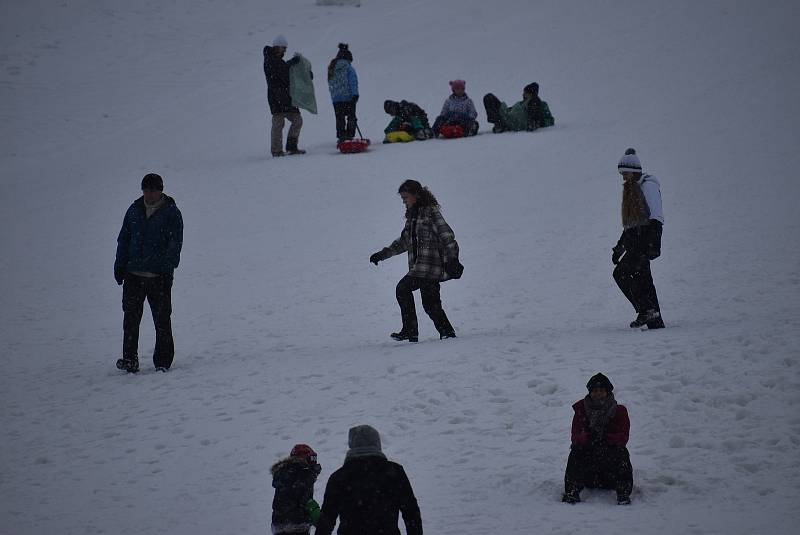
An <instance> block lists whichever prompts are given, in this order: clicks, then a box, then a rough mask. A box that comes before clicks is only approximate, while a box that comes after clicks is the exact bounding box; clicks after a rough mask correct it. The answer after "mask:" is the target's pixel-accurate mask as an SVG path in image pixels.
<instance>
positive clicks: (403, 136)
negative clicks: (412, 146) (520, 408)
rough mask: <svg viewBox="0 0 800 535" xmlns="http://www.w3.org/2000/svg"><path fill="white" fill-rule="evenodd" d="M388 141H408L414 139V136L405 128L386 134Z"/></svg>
mask: <svg viewBox="0 0 800 535" xmlns="http://www.w3.org/2000/svg"><path fill="white" fill-rule="evenodd" d="M386 141H388V142H389V143H408V142H409V141H414V136H412V135H411V134H409V133H408V132H404V131H403V130H397V131H396V132H389V133H388V134H386Z"/></svg>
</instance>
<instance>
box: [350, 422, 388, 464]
mask: <svg viewBox="0 0 800 535" xmlns="http://www.w3.org/2000/svg"><path fill="white" fill-rule="evenodd" d="M347 445H348V446H349V447H350V449H349V450H348V451H347V455H346V458H347V459H353V458H355V457H383V458H384V459H385V458H386V456H385V455H384V454H383V452H382V451H381V436H380V435H379V434H378V431H377V429H375V428H374V427H372V426H371V425H357V426H356V427H351V428H350V432H349V433H348V435H347Z"/></svg>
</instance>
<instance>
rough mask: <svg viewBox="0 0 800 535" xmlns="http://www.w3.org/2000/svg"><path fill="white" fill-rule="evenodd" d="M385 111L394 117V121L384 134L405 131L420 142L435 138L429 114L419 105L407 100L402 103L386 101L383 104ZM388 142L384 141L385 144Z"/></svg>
mask: <svg viewBox="0 0 800 535" xmlns="http://www.w3.org/2000/svg"><path fill="white" fill-rule="evenodd" d="M383 111H385V112H386V113H388V114H389V115H391V116H392V120H391V121H390V122H389V124H388V126H386V128H385V129H384V130H383V133H384V134H391V133H392V132H398V131H403V132H408V133H409V134H411V135H412V136H414V138H415V139H418V140H420V141H422V140H425V139H430V138H432V137H433V131H432V130H431V126H430V123H428V114H427V113H425V110H423V109H422V108H420V107H419V106H418V105H417V104H415V103H413V102H409V101H407V100H401V101H400V102H397V101H394V100H385V101H384V102H383ZM387 142H388V141H387V140H385V139H384V143H387Z"/></svg>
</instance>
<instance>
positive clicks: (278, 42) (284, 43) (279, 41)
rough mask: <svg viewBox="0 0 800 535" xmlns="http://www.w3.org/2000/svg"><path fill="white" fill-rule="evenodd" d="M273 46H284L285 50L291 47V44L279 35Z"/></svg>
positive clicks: (273, 41)
mask: <svg viewBox="0 0 800 535" xmlns="http://www.w3.org/2000/svg"><path fill="white" fill-rule="evenodd" d="M272 46H282V47H283V48H286V47H288V46H289V42H288V41H287V40H286V38H285V37H284V36H283V35H279V36H277V37H276V38H275V39H273V40H272Z"/></svg>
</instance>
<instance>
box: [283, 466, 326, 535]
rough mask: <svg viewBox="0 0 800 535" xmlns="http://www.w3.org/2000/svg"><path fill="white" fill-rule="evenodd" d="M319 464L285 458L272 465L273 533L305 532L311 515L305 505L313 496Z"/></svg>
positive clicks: (309, 524) (309, 525)
mask: <svg viewBox="0 0 800 535" xmlns="http://www.w3.org/2000/svg"><path fill="white" fill-rule="evenodd" d="M317 475H319V465H318V464H315V465H310V464H308V463H307V462H306V461H305V460H303V459H299V458H296V457H288V458H286V459H284V460H282V461H280V462H278V463H275V465H274V466H273V467H272V486H273V487H274V488H275V498H274V499H273V500H272V529H273V531H274V532H275V533H294V532H308V530H309V529H310V528H311V524H312V522H311V517H310V516H309V513H308V510H307V508H306V504H308V501H309V500H311V499H313V498H314V482H315V481H316V480H317Z"/></svg>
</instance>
